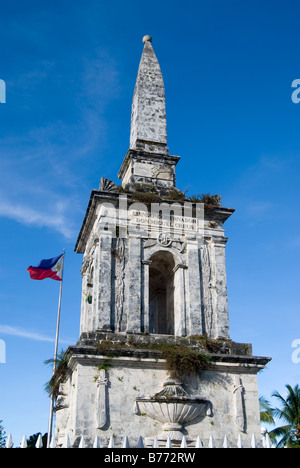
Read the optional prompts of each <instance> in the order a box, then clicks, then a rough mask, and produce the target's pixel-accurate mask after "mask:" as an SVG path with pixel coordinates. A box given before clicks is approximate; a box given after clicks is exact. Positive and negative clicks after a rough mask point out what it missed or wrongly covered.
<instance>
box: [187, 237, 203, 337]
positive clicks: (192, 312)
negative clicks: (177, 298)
mask: <svg viewBox="0 0 300 468" xmlns="http://www.w3.org/2000/svg"><path fill="white" fill-rule="evenodd" d="M187 267H188V269H187V285H188V287H187V291H186V302H187V312H186V313H187V334H188V335H202V333H203V327H202V312H201V283H200V262H199V248H198V241H197V240H189V241H188V243H187Z"/></svg>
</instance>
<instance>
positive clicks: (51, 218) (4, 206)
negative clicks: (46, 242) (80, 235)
mask: <svg viewBox="0 0 300 468" xmlns="http://www.w3.org/2000/svg"><path fill="white" fill-rule="evenodd" d="M64 211H65V209H64V208H63V207H62V205H61V204H59V203H58V204H56V206H54V209H53V210H52V212H45V210H40V211H39V210H38V209H36V208H33V207H30V206H27V205H26V204H22V203H18V204H14V203H12V202H11V201H9V200H1V199H0V216H4V217H6V218H9V219H13V220H15V221H17V222H19V223H21V224H25V225H27V226H30V225H32V226H38V227H39V228H44V227H46V228H51V229H53V230H55V231H57V232H59V233H61V234H62V235H63V236H64V237H65V238H66V239H73V237H74V235H75V229H72V228H71V227H70V222H69V220H68V218H67V216H66V215H65V213H64Z"/></svg>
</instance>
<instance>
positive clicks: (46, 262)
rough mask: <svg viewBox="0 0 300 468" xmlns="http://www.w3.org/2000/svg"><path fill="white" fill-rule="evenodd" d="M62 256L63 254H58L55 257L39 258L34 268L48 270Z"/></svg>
mask: <svg viewBox="0 0 300 468" xmlns="http://www.w3.org/2000/svg"><path fill="white" fill-rule="evenodd" d="M62 256H63V254H61V255H58V256H57V257H53V258H48V259H44V260H41V261H40V263H39V264H38V265H36V267H35V268H42V269H44V270H50V269H51V268H52V267H53V266H54V265H55V264H56V263H57V262H58V260H59V259H60V258H61V257H62Z"/></svg>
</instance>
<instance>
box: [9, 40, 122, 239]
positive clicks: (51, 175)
mask: <svg viewBox="0 0 300 468" xmlns="http://www.w3.org/2000/svg"><path fill="white" fill-rule="evenodd" d="M70 60H71V61H72V60H73V61H74V59H70ZM40 65H41V67H39V62H33V63H32V64H31V65H30V64H28V67H27V68H26V69H25V70H24V72H23V76H22V79H16V80H15V81H14V83H13V85H12V92H13V93H14V95H16V96H20V97H22V99H23V97H24V90H25V89H26V92H27V93H28V95H26V96H25V98H24V99H23V100H22V101H21V102H20V103H19V102H18V106H19V107H18V110H19V108H22V106H23V105H24V106H25V109H26V110H25V111H24V117H26V119H27V118H28V121H27V120H26V119H25V121H22V122H21V125H20V126H18V123H15V128H13V127H12V128H8V130H9V131H8V132H5V131H3V133H2V137H1V135H0V153H1V154H0V155H1V160H0V217H5V218H9V219H12V220H14V221H16V222H17V223H20V224H23V225H26V226H29V227H40V228H48V229H51V230H54V231H56V232H58V233H60V234H61V235H63V236H64V238H65V239H67V240H72V241H73V240H74V238H75V236H76V233H77V232H78V221H79V217H80V219H81V218H82V215H83V212H84V208H85V206H86V199H84V201H83V202H81V200H80V193H82V192H83V190H84V191H85V190H86V185H88V180H87V178H88V177H90V176H91V173H92V170H91V169H90V168H92V167H93V165H94V161H95V159H94V158H95V155H97V158H99V152H100V154H101V150H100V151H99V149H100V148H99V147H101V145H103V144H104V142H105V138H106V122H105V118H104V117H103V115H104V112H103V111H104V108H105V107H106V105H107V104H108V103H109V102H110V101H111V100H112V99H114V98H115V97H116V96H117V94H118V92H119V85H118V81H119V77H118V71H117V66H116V64H115V63H114V62H113V60H112V59H111V58H110V56H109V55H108V54H107V53H105V52H104V51H102V50H101V49H99V50H98V49H97V50H96V51H95V53H94V55H93V56H90V57H86V58H85V59H84V60H81V62H78V63H77V62H76V61H74V63H73V62H72V63H70V66H71V71H69V69H68V67H67V66H66V65H62V63H57V62H45V61H44V62H43V61H42V62H41V64H40ZM77 67H78V70H77ZM39 70H40V71H39ZM72 71H74V73H75V75H74V76H73V75H72ZM58 77H59V78H58ZM27 84H28V86H27ZM25 85H26V86H25ZM48 88H49V89H48ZM39 97H40V99H39ZM27 99H29V100H30V103H31V106H30V109H29V110H28V109H27V108H28V105H27ZM28 102H29V101H28ZM47 107H48V108H49V112H44V109H47ZM23 110H24V109H23ZM40 115H41V116H42V119H40V118H39V116H40ZM15 122H17V121H16V120H15ZM85 193H86V192H85ZM76 223H77V224H76Z"/></svg>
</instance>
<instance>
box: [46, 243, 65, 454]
mask: <svg viewBox="0 0 300 468" xmlns="http://www.w3.org/2000/svg"><path fill="white" fill-rule="evenodd" d="M64 263H65V249H64V250H63V257H62V276H61V282H60V287H59V298H58V310H57V322H56V336H55V348H54V359H53V373H52V377H53V376H54V373H55V370H56V364H57V352H58V336H59V324H60V309H61V296H62V285H63V277H64ZM53 409H54V396H53V394H51V398H50V412H49V422H48V436H47V448H49V447H50V443H51V438H52V425H53Z"/></svg>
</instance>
